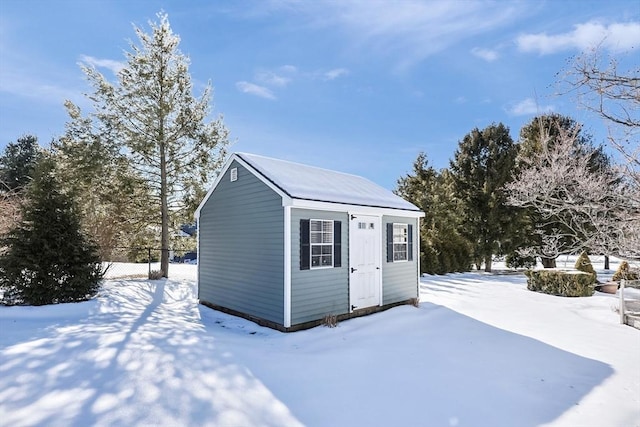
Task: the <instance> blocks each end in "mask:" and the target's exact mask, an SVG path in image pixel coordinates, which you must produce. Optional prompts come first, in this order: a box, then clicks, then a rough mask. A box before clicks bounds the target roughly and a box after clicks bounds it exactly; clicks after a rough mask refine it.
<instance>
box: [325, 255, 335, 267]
mask: <svg viewBox="0 0 640 427" xmlns="http://www.w3.org/2000/svg"><path fill="white" fill-rule="evenodd" d="M331 258H332V256H331V255H323V256H322V265H323V266H324V267H327V266H332V265H333V262H332V260H331Z"/></svg>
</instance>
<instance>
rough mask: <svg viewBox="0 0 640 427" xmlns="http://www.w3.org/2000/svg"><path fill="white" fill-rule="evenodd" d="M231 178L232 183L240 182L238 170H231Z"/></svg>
mask: <svg viewBox="0 0 640 427" xmlns="http://www.w3.org/2000/svg"><path fill="white" fill-rule="evenodd" d="M230 178H231V182H235V181H237V180H238V168H233V169H231V174H230Z"/></svg>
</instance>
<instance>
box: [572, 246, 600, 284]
mask: <svg viewBox="0 0 640 427" xmlns="http://www.w3.org/2000/svg"><path fill="white" fill-rule="evenodd" d="M575 269H576V270H578V271H583V272H585V273H589V274H593V277H594V279H595V278H596V277H597V274H596V270H595V269H594V268H593V265H591V260H590V259H589V255H587V252H586V251H582V253H581V254H580V256H579V257H578V259H577V260H576V265H575Z"/></svg>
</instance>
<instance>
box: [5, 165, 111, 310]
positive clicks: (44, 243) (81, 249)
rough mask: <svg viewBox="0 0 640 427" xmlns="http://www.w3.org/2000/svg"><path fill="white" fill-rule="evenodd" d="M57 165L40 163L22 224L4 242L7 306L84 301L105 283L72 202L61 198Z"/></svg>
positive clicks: (24, 208)
mask: <svg viewBox="0 0 640 427" xmlns="http://www.w3.org/2000/svg"><path fill="white" fill-rule="evenodd" d="M53 169H54V166H53V161H52V160H51V159H50V158H44V159H42V160H41V161H40V162H39V164H38V167H37V168H36V170H35V172H34V176H33V180H32V181H31V183H30V184H29V186H28V187H27V192H26V199H27V201H26V203H25V204H24V205H23V208H22V219H21V222H20V223H19V224H18V226H17V227H16V228H14V229H13V230H11V231H10V232H9V233H8V234H7V236H6V237H5V238H3V239H2V246H6V247H7V248H8V249H7V250H6V251H5V252H4V253H3V254H2V255H1V256H0V288H1V289H2V290H3V302H4V303H5V304H9V305H15V304H25V305H43V304H55V303H64V302H74V301H82V300H86V299H88V298H91V297H92V296H94V295H95V293H96V292H97V290H98V288H99V282H100V280H101V278H102V274H103V273H102V269H101V264H100V259H99V257H98V255H97V252H96V247H95V245H94V244H93V243H92V242H91V241H90V240H89V239H87V238H86V237H85V236H84V234H83V233H82V231H81V229H80V220H79V217H78V213H77V211H76V208H75V205H74V203H73V201H72V200H70V199H69V198H68V197H66V196H65V195H63V194H62V193H61V192H60V190H59V188H60V186H59V183H58V182H57V180H56V179H55V177H54V174H53Z"/></svg>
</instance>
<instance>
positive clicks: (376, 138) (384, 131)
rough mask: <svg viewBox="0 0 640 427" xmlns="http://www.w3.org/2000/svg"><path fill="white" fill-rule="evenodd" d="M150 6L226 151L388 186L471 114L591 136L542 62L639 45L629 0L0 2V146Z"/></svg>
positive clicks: (59, 116) (49, 127)
mask: <svg viewBox="0 0 640 427" xmlns="http://www.w3.org/2000/svg"><path fill="white" fill-rule="evenodd" d="M160 10H164V11H165V12H167V13H168V15H169V20H170V22H171V26H172V29H173V31H174V32H175V33H177V34H179V35H180V37H181V39H182V41H181V44H180V49H181V50H182V52H183V53H185V54H187V55H188V56H189V57H190V59H191V67H190V72H191V76H192V79H193V81H194V83H195V94H196V95H199V94H200V93H201V91H202V88H203V87H204V85H205V84H206V82H207V81H211V83H212V85H213V87H214V98H213V104H214V108H213V110H214V115H217V114H223V116H224V121H225V123H226V125H227V127H228V128H229V129H230V131H231V135H232V139H233V141H234V144H233V146H232V147H231V150H232V151H244V152H251V153H256V154H262V155H266V156H271V157H277V158H282V159H287V160H292V161H297V162H302V163H307V164H311V165H315V166H320V167H325V168H329V169H335V170H339V171H342V172H348V173H354V174H358V175H362V176H365V177H367V178H369V179H371V180H373V181H374V182H377V183H378V184H380V185H382V186H384V187H387V188H389V189H393V188H394V187H395V184H396V180H397V179H398V178H399V177H401V176H403V175H405V174H406V173H408V172H409V171H410V170H411V165H412V163H413V161H414V160H415V158H416V157H417V155H418V153H419V152H420V151H424V152H426V153H427V156H428V158H429V160H430V162H431V164H432V165H433V166H435V167H437V168H442V167H447V166H448V161H449V159H451V158H452V157H453V154H454V151H455V149H456V147H457V144H458V142H459V141H460V140H461V139H462V138H463V137H464V136H465V135H466V134H467V133H468V132H470V131H471V130H472V129H473V128H475V127H478V128H484V127H486V126H488V125H490V124H491V123H494V122H495V123H498V122H502V123H504V124H505V125H507V126H508V127H509V128H510V129H511V135H512V137H513V138H514V139H517V137H518V133H519V131H520V128H521V127H522V125H523V124H525V123H527V122H528V121H530V120H531V118H532V117H533V116H534V115H535V114H536V113H537V112H547V111H555V112H558V113H561V114H566V115H569V116H572V117H574V118H575V119H576V120H578V121H579V122H582V123H584V125H585V127H586V129H587V130H588V131H590V132H591V133H592V134H593V135H594V137H595V140H596V142H600V141H603V140H604V137H605V135H606V134H605V129H604V127H603V124H602V123H601V122H600V121H599V120H598V119H597V118H596V117H594V116H591V115H590V114H588V113H587V112H586V111H584V110H581V109H578V108H577V107H576V99H573V98H572V97H571V96H570V95H562V96H558V95H557V93H558V91H559V87H558V86H557V84H556V82H557V80H558V77H557V73H562V72H563V70H566V67H567V64H568V61H569V60H570V58H571V57H572V56H573V55H576V54H578V53H579V52H580V51H581V50H583V49H586V48H589V47H590V46H592V45H594V44H596V43H602V45H603V47H604V48H605V49H606V50H607V51H608V52H610V53H614V54H616V55H617V54H624V51H625V50H627V49H628V48H630V47H632V46H635V47H636V49H637V48H638V47H639V46H640V1H639V0H618V1H615V0H614V1H589V0H584V1H577V0H576V1H571V0H567V1H491V2H487V1H471V0H468V1H409V0H405V1H402V0H397V1H376V0H370V1H366V0H360V1H356V0H354V1H338V0H334V1H324V0H314V1H311V0H309V1H294V0H282V1H268V0H255V1H250V0H239V1H220V0H216V1H169V0H166V1H155V0H150V1H127V0H117V1H99V0H94V1H86V0H82V1H80V0H60V1H49V0H40V1H36V0H4V1H2V2H0V150H4V147H5V146H6V144H7V143H9V142H13V141H15V140H16V139H17V138H19V137H20V136H21V135H24V134H35V135H36V136H37V137H38V139H39V141H40V143H41V144H42V145H47V144H48V143H49V141H51V139H52V138H56V137H58V136H60V135H61V134H62V133H63V131H64V124H65V121H66V119H67V118H66V113H65V110H64V108H63V102H64V100H65V99H70V100H72V101H74V102H75V103H77V104H79V105H80V106H81V107H83V108H84V109H88V108H89V103H88V102H87V101H86V100H85V99H84V98H83V93H86V92H88V91H89V89H90V88H89V86H88V85H87V83H86V81H85V80H84V76H83V74H82V72H81V71H80V68H79V66H78V63H79V62H81V61H84V62H85V63H89V64H94V65H96V66H98V67H99V68H100V69H101V71H102V72H103V73H104V74H105V75H110V71H109V68H110V67H114V66H115V67H117V66H118V62H121V61H123V60H124V55H123V51H124V50H128V49H129V44H128V42H129V41H130V40H133V41H134V42H135V41H136V40H135V34H134V31H133V26H132V25H133V24H135V25H137V26H139V27H142V28H144V29H145V30H148V29H149V27H148V24H147V23H148V21H149V20H154V21H157V18H156V13H157V12H159V11H160ZM636 52H637V50H636ZM626 56H627V58H628V57H629V55H628V54H626ZM631 58H632V61H636V62H640V60H636V59H634V58H633V57H631Z"/></svg>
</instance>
